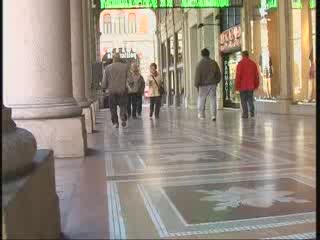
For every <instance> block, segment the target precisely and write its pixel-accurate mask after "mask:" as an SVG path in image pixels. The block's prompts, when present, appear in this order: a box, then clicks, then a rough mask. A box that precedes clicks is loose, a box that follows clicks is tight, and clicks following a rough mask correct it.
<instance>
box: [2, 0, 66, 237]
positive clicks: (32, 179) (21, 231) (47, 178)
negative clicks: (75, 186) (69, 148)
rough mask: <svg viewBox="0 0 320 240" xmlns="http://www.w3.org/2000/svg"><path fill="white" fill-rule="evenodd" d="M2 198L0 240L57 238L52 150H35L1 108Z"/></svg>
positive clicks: (27, 134)
mask: <svg viewBox="0 0 320 240" xmlns="http://www.w3.org/2000/svg"><path fill="white" fill-rule="evenodd" d="M6 2H8V1H6ZM6 2H5V4H4V6H5V10H7V6H6ZM6 33H7V32H6ZM43 196H45V198H44V197H43ZM2 199H3V203H2V231H3V232H2V239H22V238H27V239H59V238H60V232H61V226H60V211H59V199H58V196H57V194H56V189H55V177H54V163H53V155H52V151H48V150H40V151H37V143H36V140H35V138H34V136H33V135H32V134H31V133H30V132H28V131H27V130H25V129H21V128H17V127H16V124H15V123H14V122H13V120H12V119H11V109H9V108H6V107H4V106H3V105H2ZM34 206H36V207H34ZM48 216H50V217H48Z"/></svg>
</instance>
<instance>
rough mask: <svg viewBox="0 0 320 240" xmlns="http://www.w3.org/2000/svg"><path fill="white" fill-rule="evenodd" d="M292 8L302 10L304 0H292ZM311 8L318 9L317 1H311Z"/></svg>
mask: <svg viewBox="0 0 320 240" xmlns="http://www.w3.org/2000/svg"><path fill="white" fill-rule="evenodd" d="M291 7H292V8H293V9H302V7H303V2H302V0H291ZM309 8H311V9H314V8H316V0H309Z"/></svg>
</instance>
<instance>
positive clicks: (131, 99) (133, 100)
mask: <svg viewBox="0 0 320 240" xmlns="http://www.w3.org/2000/svg"><path fill="white" fill-rule="evenodd" d="M139 97H140V95H139V94H137V93H130V94H129V96H128V116H129V117H130V116H131V115H132V117H136V116H137V107H138V98H139Z"/></svg>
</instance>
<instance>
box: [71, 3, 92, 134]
mask: <svg viewBox="0 0 320 240" xmlns="http://www.w3.org/2000/svg"><path fill="white" fill-rule="evenodd" d="M79 3H80V4H79ZM70 21H71V62H72V86H73V96H74V98H75V99H76V101H77V102H78V104H79V105H80V106H81V107H82V114H83V115H84V116H85V124H86V130H87V133H92V129H93V120H92V110H91V107H90V104H91V103H90V102H89V101H88V100H87V98H86V96H85V88H86V84H85V67H84V44H83V43H84V42H83V37H84V36H83V14H82V2H79V0H70Z"/></svg>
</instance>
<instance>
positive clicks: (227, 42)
mask: <svg viewBox="0 0 320 240" xmlns="http://www.w3.org/2000/svg"><path fill="white" fill-rule="evenodd" d="M240 47H241V28H240V25H238V26H234V27H232V28H229V29H228V30H226V31H224V32H223V33H221V34H220V51H221V52H226V51H229V50H232V49H235V48H240Z"/></svg>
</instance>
